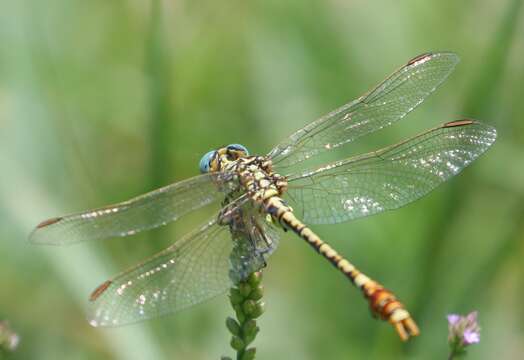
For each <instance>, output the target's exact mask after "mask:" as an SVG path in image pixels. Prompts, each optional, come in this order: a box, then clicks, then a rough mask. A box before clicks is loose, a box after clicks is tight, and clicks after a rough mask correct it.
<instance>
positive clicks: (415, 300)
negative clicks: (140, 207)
mask: <svg viewBox="0 0 524 360" xmlns="http://www.w3.org/2000/svg"><path fill="white" fill-rule="evenodd" d="M0 4H1V7H0V9H1V11H0V49H1V52H0V172H1V174H0V256H1V257H0V320H1V319H8V320H9V321H10V323H11V325H12V327H13V328H14V329H15V330H16V331H17V332H18V334H19V335H20V337H21V343H20V346H19V349H18V350H17V351H16V352H15V353H13V354H12V355H11V356H10V357H11V358H12V359H197V360H198V359H218V358H219V356H220V355H222V354H228V353H231V351H230V350H229V346H228V342H229V335H228V333H227V330H226V328H225V326H224V319H225V317H226V316H227V315H228V314H230V313H231V312H232V311H231V309H230V308H229V306H228V302H227V298H226V296H223V297H218V298H216V299H214V300H213V301H210V302H208V303H205V304H203V305H200V306H198V307H194V308H192V309H190V310H187V311H183V312H182V313H179V314H177V315H175V316H171V317H165V318H161V319H157V320H153V321H149V322H145V323H140V324H136V325H132V326H126V327H122V328H114V329H95V328H91V327H90V326H89V325H88V324H87V322H86V320H85V307H86V305H87V296H88V294H89V293H90V291H91V290H92V289H94V288H95V286H97V285H98V284H100V283H101V282H102V281H104V280H105V279H107V278H109V277H110V276H111V275H113V274H115V273H117V272H118V271H120V270H122V269H124V268H126V267H128V266H130V265H132V264H134V263H135V262H137V261H139V260H140V259H142V258H145V257H147V256H149V255H151V254H153V253H155V252H156V251H158V250H160V249H162V248H163V247H165V246H167V245H168V244H170V243H171V242H172V241H174V240H175V239H177V238H178V237H179V236H180V235H181V234H183V233H184V232H185V231H187V230H188V229H190V228H191V227H192V226H194V221H193V220H188V221H184V222H183V223H181V224H179V223H177V224H175V225H172V226H169V227H165V228H162V229H160V230H155V231H152V232H149V233H148V234H140V235H138V236H136V237H131V238H120V239H114V240H110V241H105V242H100V243H92V244H80V245H77V246H72V247H36V246H31V245H30V244H28V241H27V237H28V234H29V232H30V231H31V229H32V228H33V227H34V225H35V224H37V223H38V222H39V221H41V220H43V219H45V218H48V217H51V216H55V215H61V214H64V213H69V212H75V211H79V210H83V209H87V208H90V207H98V206H101V205H105V204H108V203H112V202H117V201H121V200H125V199H127V198H130V197H133V196H135V195H137V194H140V193H143V192H145V191H148V190H151V189H154V188H156V187H159V186H162V185H165V184H169V183H171V182H173V181H177V180H181V179H184V178H186V177H189V176H192V175H195V174H197V172H198V168H197V166H198V161H199V159H200V157H201V155H202V154H203V153H205V152H206V151H208V150H209V149H212V148H215V147H217V146H221V145H224V144H229V143H236V142H238V143H242V144H244V145H246V146H247V147H248V148H249V149H250V151H251V152H252V153H259V154H265V153H267V152H268V151H269V150H270V148H271V147H272V146H273V145H274V144H276V143H277V142H278V141H280V140H282V139H284V138H285V137H286V136H288V135H289V134H290V133H291V132H292V131H294V130H296V129H297V128H299V127H301V126H303V125H305V124H306V123H308V122H310V121H312V120H314V119H315V118H317V117H318V116H320V115H322V114H324V113H327V112H328V111H330V110H332V109H334V108H335V107H338V106H339V105H342V104H343V103H345V102H347V101H349V100H351V99H353V98H356V97H358V96H359V95H361V94H362V93H363V92H365V91H366V90H368V89H369V88H371V87H372V86H374V85H375V84H377V83H378V82H379V81H381V80H382V79H383V78H385V77H386V75H388V74H389V73H391V72H392V71H393V70H394V69H395V68H397V67H398V66H400V65H402V64H404V63H405V62H406V61H407V60H409V59H410V58H412V57H413V56H415V55H418V54H420V53H422V52H425V51H430V50H452V51H455V52H457V53H458V54H459V55H460V56H461V58H462V62H461V64H459V66H458V67H457V69H456V71H455V72H454V74H453V75H452V76H451V77H450V78H449V79H448V81H447V82H446V83H445V84H444V85H443V86H442V87H441V88H440V90H439V91H437V93H436V94H434V95H433V96H432V97H431V98H430V99H428V100H427V101H426V102H425V103H424V104H423V106H421V107H420V108H419V109H417V110H416V111H415V112H414V113H412V114H411V115H410V116H409V117H408V118H406V119H405V120H403V121H402V122H401V123H399V124H397V125H395V126H392V127H391V128H388V129H387V130H384V131H381V132H380V133H377V134H374V135H372V136H369V137H367V138H366V140H365V141H364V143H365V146H364V147H366V148H367V149H369V148H376V147H378V146H381V145H388V144H390V143H393V142H396V141H398V140H400V139H403V138H405V137H407V136H411V135H413V134H415V133H416V132H418V131H420V130H422V129H425V128H429V127H432V126H435V125H437V124H440V123H443V122H446V121H451V120H455V119H459V118H461V117H463V116H467V117H473V118H477V119H480V120H482V121H484V122H486V123H489V124H492V125H494V126H496V127H497V129H498V131H499V137H498V140H497V142H496V143H495V145H494V147H493V148H492V149H491V150H490V151H488V153H487V154H486V155H485V156H483V157H481V158H480V159H479V160H478V161H477V162H475V164H474V165H473V166H471V167H470V168H468V169H467V170H465V171H464V172H463V173H462V174H461V175H460V176H458V177H457V178H455V179H453V180H451V181H449V182H448V183H446V184H445V185H444V186H442V187H440V188H439V189H437V190H436V191H434V192H433V193H431V195H429V196H427V197H425V198H424V199H422V200H420V201H418V202H416V203H414V204H411V205H409V206H407V207H405V208H403V209H400V210H397V211H394V212H389V213H385V214H383V215H379V216H376V217H372V218H366V219H362V220H358V221H354V222H351V223H345V224H340V225H334V226H317V227H314V229H315V230H317V232H318V233H319V234H320V235H321V236H323V237H324V238H325V239H327V240H328V241H329V242H331V243H332V244H333V245H334V246H335V247H336V248H338V249H339V250H340V252H341V253H343V254H344V255H346V256H348V258H349V259H351V260H352V261H354V262H355V263H356V264H357V265H358V266H360V267H361V268H362V269H363V270H365V271H366V272H367V273H368V274H369V275H370V276H373V277H375V278H377V279H379V280H381V281H382V282H383V283H384V284H385V285H386V286H387V287H389V288H391V289H394V291H395V292H396V293H397V294H398V295H399V297H400V298H401V300H402V301H403V302H405V304H406V305H407V307H408V309H409V310H410V311H411V312H412V314H413V315H414V317H415V319H416V320H417V321H418V323H419V325H420V327H421V330H422V334H421V336H420V337H419V338H416V339H415V340H414V341H412V342H410V343H408V344H401V343H400V341H399V340H398V339H397V336H396V334H395V333H394V331H393V330H392V329H391V327H390V326H389V325H387V324H385V323H382V322H380V321H376V320H373V319H371V317H370V315H369V311H368V309H367V307H366V303H365V301H364V300H363V299H362V297H361V294H360V293H359V292H358V291H357V290H355V289H354V288H353V287H352V286H350V284H349V283H348V282H347V280H346V279H344V278H343V277H342V276H340V275H339V274H338V273H337V272H336V271H335V270H334V269H333V268H332V267H331V266H329V265H328V264H327V263H326V262H325V261H324V260H323V259H321V258H320V257H319V256H318V255H316V254H315V253H314V252H313V251H311V249H310V248H309V247H308V246H306V245H305V244H304V243H303V241H301V240H299V239H297V238H296V237H294V236H292V235H290V234H286V235H284V236H283V239H282V241H281V245H280V248H279V251H277V252H276V254H275V255H273V257H272V258H271V261H270V264H269V267H268V268H267V270H266V271H265V280H264V283H265V286H266V288H267V290H266V296H265V301H266V303H267V312H266V313H265V314H264V315H263V316H262V318H261V321H260V326H261V328H262V330H261V333H260V335H259V337H258V338H257V340H256V343H255V345H256V346H257V347H258V352H259V355H258V357H257V358H258V359H319V358H322V359H396V358H405V357H406V358H413V359H444V358H445V357H446V353H447V346H446V337H447V324H446V320H445V315H446V314H447V313H450V312H459V313H466V312H469V311H470V310H473V309H478V310H479V312H480V315H479V317H480V322H481V326H482V340H481V343H480V344H479V345H478V346H475V347H473V348H471V351H470V358H472V359H493V358H496V357H498V358H504V359H516V358H518V357H520V356H522V354H524V345H523V344H524V328H523V325H522V324H523V323H524V310H523V307H522V299H523V297H524V281H523V278H524V265H523V262H522V258H523V255H524V242H523V241H522V240H524V221H523V218H524V166H523V164H524V121H523V116H522V114H523V113H524V101H523V98H524V91H523V84H524V63H523V60H522V59H523V58H524V10H523V8H522V6H521V5H522V1H520V0H500V1H492V0H477V1H472V0H468V1H452V0H446V1H438V2H437V1H433V2H423V1H416V0H410V1H400V2H399V1H397V2H391V1H387V0H377V1H372V2H369V1H363V0H359V1H341V0H332V1H319V0H313V1H308V2H304V1H298V0H293V1H285V2H282V1H254V2H245V1H229V2H218V1H163V2H161V1H149V2H148V1H138V0H134V1H133V0H132V1H113V2H110V1H102V0H91V1H79V0H48V1H45V2H43V1H28V0H23V1H15V0H12V1H9V0H1V1H0ZM358 149H359V148H358V147H351V146H348V147H347V149H343V151H342V153H343V154H342V153H340V154H338V155H344V156H347V155H350V154H353V153H355V150H358ZM393 250H394V251H393Z"/></svg>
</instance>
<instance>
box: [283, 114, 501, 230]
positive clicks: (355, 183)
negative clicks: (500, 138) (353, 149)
mask: <svg viewBox="0 0 524 360" xmlns="http://www.w3.org/2000/svg"><path fill="white" fill-rule="evenodd" d="M495 138H496V130H495V129H494V128H492V127H490V126H487V125H483V124H480V123H478V122H474V121H471V120H460V121H455V122H450V123H447V124H444V125H442V126H441V127H438V128H435V129H432V130H429V131H427V132H425V133H422V134H420V135H418V136H415V137H413V138H411V139H408V140H406V141H404V142H402V143H399V144H397V145H393V146H390V147H387V148H384V149H382V150H379V151H376V152H372V153H369V154H366V155H363V156H359V157H355V158H350V159H347V160H342V161H339V162H335V163H333V164H330V165H326V166H324V167H321V168H319V169H317V170H314V171H310V172H308V173H303V174H301V175H298V176H295V177H291V178H290V179H289V189H288V191H287V193H288V196H289V200H288V201H289V202H290V205H291V206H292V207H293V208H294V209H295V210H296V211H297V213H298V215H299V216H302V217H303V219H304V221H305V222H309V223H313V224H332V223H338V222H343V221H346V220H351V219H355V218H359V217H363V216H368V215H372V214H376V213H379V212H382V211H385V210H390V209H395V208H398V207H400V206H403V205H405V204H407V203H410V202H412V201H414V200H416V199H418V198H420V197H422V196H424V195H425V194H427V193H428V192H430V191H431V190H433V189H434V188H435V187H437V186H438V185H439V184H441V183H443V182H444V181H446V180H447V179H449V178H450V177H452V176H454V175H456V174H458V173H459V172H460V171H461V170H462V169H463V168H465V167H466V166H467V165H469V164H470V163H471V162H472V161H473V160H475V159H476V158H477V157H478V156H479V155H481V154H482V153H483V152H484V151H486V150H487V149H488V148H489V147H490V146H491V144H493V142H494V141H495Z"/></svg>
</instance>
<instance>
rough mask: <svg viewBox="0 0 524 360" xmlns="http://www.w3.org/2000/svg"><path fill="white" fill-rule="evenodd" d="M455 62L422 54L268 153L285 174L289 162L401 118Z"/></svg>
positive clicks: (450, 57) (451, 56)
mask: <svg viewBox="0 0 524 360" xmlns="http://www.w3.org/2000/svg"><path fill="white" fill-rule="evenodd" d="M458 62H459V58H458V56H457V55H456V54H453V53H428V54H423V55H420V56H417V57H416V58H414V59H412V60H410V61H409V62H408V63H407V64H406V65H404V66H403V67H401V68H400V69H398V70H397V71H396V72H395V73H393V74H392V75H391V76H389V77H388V78H387V79H386V80H384V81H383V82H382V83H381V84H379V85H378V86H377V87H375V88H374V89H373V90H371V91H370V92H368V93H367V94H365V95H363V96H361V97H360V98H359V99H357V100H355V101H353V102H350V103H348V104H346V105H344V106H342V107H340V108H338V109H336V110H335V111H333V112H331V113H329V114H327V115H325V116H324V117H321V118H320V119H318V120H316V121H314V122H313V123H311V124H309V125H307V126H306V127H304V128H302V129H300V130H298V131H297V132H295V133H294V134H293V135H291V136H290V137H289V138H288V139H287V140H285V141H284V142H282V143H281V144H279V145H278V146H276V147H275V148H274V149H273V150H272V151H271V153H270V154H269V156H270V157H271V158H272V159H273V164H274V165H275V169H276V170H278V171H279V172H281V173H283V174H286V173H289V170H288V169H287V168H288V167H290V166H292V165H295V164H297V163H300V162H302V161H304V160H307V159H309V158H311V157H312V156H314V155H317V154H318V153H321V152H323V151H326V150H330V149H333V148H336V147H338V146H340V145H343V144H345V143H348V142H351V141H353V140H355V139H357V138H359V137H360V136H362V135H365V134H368V133H371V132H373V131H376V130H379V129H381V128H383V127H386V126H388V125H391V124H392V123H393V122H395V121H397V120H399V119H401V118H403V117H404V116H405V115H406V114H408V113H409V112H410V111H412V110H413V109H414V108H415V107H417V105H419V104H420V103H421V102H422V101H424V99H425V98H426V97H427V96H429V95H430V94H431V93H432V92H433V91H434V90H435V89H436V88H437V87H438V86H439V85H440V84H441V83H442V82H443V81H444V80H445V79H446V78H447V77H448V75H449V74H450V73H451V72H452V71H453V69H454V68H455V65H456V64H457V63H458Z"/></svg>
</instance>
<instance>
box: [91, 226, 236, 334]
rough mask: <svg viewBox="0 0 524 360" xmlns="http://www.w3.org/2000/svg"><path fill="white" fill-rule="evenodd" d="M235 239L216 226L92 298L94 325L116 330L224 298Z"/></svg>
mask: <svg viewBox="0 0 524 360" xmlns="http://www.w3.org/2000/svg"><path fill="white" fill-rule="evenodd" d="M231 248H232V247H231V236H230V234H229V231H228V228H227V227H224V226H219V225H217V224H216V222H214V221H212V222H210V223H208V224H206V225H205V226H203V227H202V228H200V229H198V230H197V231H195V232H194V233H191V234H189V235H188V236H186V237H185V238H183V239H181V240H180V241H178V242H176V243H175V244H174V245H172V246H171V247H169V248H167V249H165V250H164V251H162V252H160V253H158V254H157V255H155V256H153V257H152V258H150V259H148V260H146V261H145V262H144V263H142V264H140V265H137V266H136V267H134V268H132V269H130V270H128V271H126V272H124V273H122V274H120V275H118V276H116V277H115V278H114V279H112V280H109V281H106V282H105V283H104V284H102V285H101V286H100V287H98V288H97V289H96V290H95V291H94V292H93V293H92V295H91V298H90V309H89V320H90V323H91V325H93V326H117V325H122V324H127V323H133V322H137V321H141V320H145V319H149V318H154V317H157V316H160V315H164V314H167V313H172V312H176V311H178V310H181V309H184V308H187V307H189V306H192V305H195V304H197V303H200V302H203V301H205V300H207V299H210V298H212V297H214V296H216V295H218V294H221V293H223V292H224V291H226V290H227V288H228V287H230V286H231V280H230V279H229V276H228V271H229V260H228V259H229V255H230V252H231Z"/></svg>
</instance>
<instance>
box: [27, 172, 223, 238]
mask: <svg viewBox="0 0 524 360" xmlns="http://www.w3.org/2000/svg"><path fill="white" fill-rule="evenodd" d="M227 183H228V176H227V175H226V174H223V173H221V174H217V173H215V174H204V175H199V176H195V177H193V178H190V179H187V180H184V181H180V182H177V183H174V184H171V185H168V186H166V187H163V188H160V189H157V190H155V191H152V192H149V193H147V194H144V195H141V196H138V197H135V198H133V199H131V200H129V201H125V202H122V203H119V204H115V205H110V206H106V207H103V208H99V209H94V210H89V211H85V212H82V213H78V214H73V215H68V216H64V217H57V218H53V219H49V220H46V221H44V222H42V223H40V224H39V225H38V226H37V227H36V228H35V229H34V230H33V232H32V233H31V235H30V241H31V242H34V243H41V244H53V245H61V244H72V243H76V242H80V241H84V240H95V239H105V238H110V237H116V236H127V235H133V234H136V233H138V232H140V231H143V230H148V229H152V228H155V227H158V226H161V225H165V224H167V223H168V222H171V221H174V220H177V219H178V218H180V217H181V216H183V215H185V214H187V213H189V212H191V211H193V210H196V209H198V208H200V207H203V206H205V205H207V204H210V203H212V202H215V201H217V200H222V199H223V198H224V193H223V192H221V191H219V190H218V188H217V186H218V184H221V185H220V186H221V190H222V191H224V189H225V188H227V186H226V185H227Z"/></svg>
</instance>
